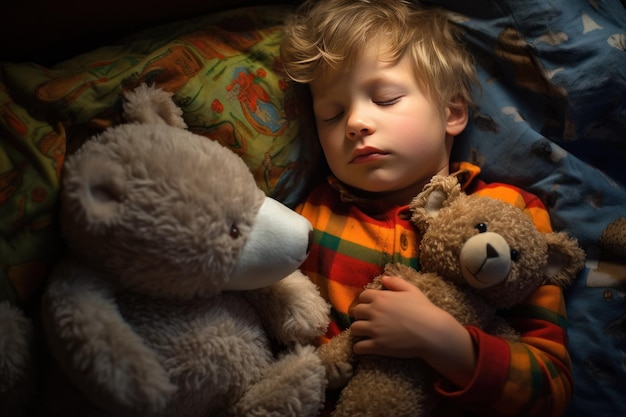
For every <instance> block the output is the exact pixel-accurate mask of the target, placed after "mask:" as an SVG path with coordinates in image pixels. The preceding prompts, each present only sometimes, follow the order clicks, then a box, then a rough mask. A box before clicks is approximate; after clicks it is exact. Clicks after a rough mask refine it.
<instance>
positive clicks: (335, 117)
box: [322, 112, 343, 123]
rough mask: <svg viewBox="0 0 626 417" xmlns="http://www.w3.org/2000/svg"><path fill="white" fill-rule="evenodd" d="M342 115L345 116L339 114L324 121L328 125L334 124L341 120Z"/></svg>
mask: <svg viewBox="0 0 626 417" xmlns="http://www.w3.org/2000/svg"><path fill="white" fill-rule="evenodd" d="M342 115H343V112H341V113H338V114H336V115H335V116H333V117H329V118H328V119H323V120H322V121H323V122H326V123H330V122H334V121H335V120H337V119H339V118H340V117H341V116H342Z"/></svg>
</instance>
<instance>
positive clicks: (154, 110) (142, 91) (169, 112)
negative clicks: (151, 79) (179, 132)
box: [123, 84, 187, 129]
mask: <svg viewBox="0 0 626 417" xmlns="http://www.w3.org/2000/svg"><path fill="white" fill-rule="evenodd" d="M172 96H173V94H172V93H169V92H167V91H165V90H162V89H160V88H157V87H154V86H148V85H146V84H141V85H140V86H139V87H137V88H135V89H134V90H132V91H129V92H127V93H125V94H124V98H125V100H126V101H125V102H124V104H123V107H124V117H125V118H126V120H127V121H129V122H138V123H143V124H167V125H170V126H174V127H179V128H181V129H186V128H187V124H186V123H185V121H184V120H183V117H182V115H183V111H182V109H180V108H179V107H178V106H177V105H176V103H174V101H173V100H172Z"/></svg>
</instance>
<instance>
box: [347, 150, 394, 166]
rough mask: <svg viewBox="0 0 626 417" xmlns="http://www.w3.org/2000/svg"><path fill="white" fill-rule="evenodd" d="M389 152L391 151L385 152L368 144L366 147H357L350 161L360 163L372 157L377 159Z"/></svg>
mask: <svg viewBox="0 0 626 417" xmlns="http://www.w3.org/2000/svg"><path fill="white" fill-rule="evenodd" d="M388 154H389V152H385V151H382V150H380V149H378V148H374V147H371V146H366V147H364V148H359V149H356V150H355V151H354V152H352V155H351V159H350V163H351V164H358V163H362V162H368V161H371V160H372V159H377V158H379V157H381V156H385V155H388Z"/></svg>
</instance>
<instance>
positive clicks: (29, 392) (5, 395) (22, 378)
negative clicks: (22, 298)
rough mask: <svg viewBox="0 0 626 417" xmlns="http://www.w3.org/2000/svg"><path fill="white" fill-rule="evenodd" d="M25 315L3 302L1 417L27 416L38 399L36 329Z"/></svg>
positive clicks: (0, 327)
mask: <svg viewBox="0 0 626 417" xmlns="http://www.w3.org/2000/svg"><path fill="white" fill-rule="evenodd" d="M33 327H34V326H33V323H32V321H31V320H30V319H29V318H27V317H26V316H25V315H24V312H23V311H22V310H21V309H20V308H18V307H17V306H15V305H13V304H11V303H10V302H9V301H2V302H0V415H2V416H5V415H6V416H14V417H19V416H25V415H27V413H28V410H29V408H30V406H31V404H29V403H30V402H32V401H33V400H34V398H35V393H36V383H37V377H36V376H37V369H36V366H35V362H36V357H35V356H36V355H35V352H34V348H35V346H34V329H33Z"/></svg>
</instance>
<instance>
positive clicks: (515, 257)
mask: <svg viewBox="0 0 626 417" xmlns="http://www.w3.org/2000/svg"><path fill="white" fill-rule="evenodd" d="M520 256H521V255H520V253H519V252H518V251H516V250H515V249H511V260H512V261H513V262H517V261H519V258H520Z"/></svg>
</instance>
